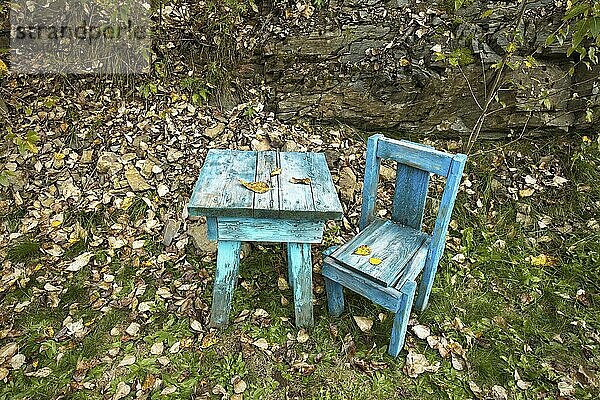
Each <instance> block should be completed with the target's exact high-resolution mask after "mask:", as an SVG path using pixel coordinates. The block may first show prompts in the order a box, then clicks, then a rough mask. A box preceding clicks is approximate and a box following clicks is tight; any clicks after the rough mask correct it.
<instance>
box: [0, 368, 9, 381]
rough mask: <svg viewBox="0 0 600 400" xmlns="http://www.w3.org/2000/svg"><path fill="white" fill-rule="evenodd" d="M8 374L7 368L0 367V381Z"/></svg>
mask: <svg viewBox="0 0 600 400" xmlns="http://www.w3.org/2000/svg"><path fill="white" fill-rule="evenodd" d="M7 376H8V368H4V367H0V381H2V380H4V378H6V377H7Z"/></svg>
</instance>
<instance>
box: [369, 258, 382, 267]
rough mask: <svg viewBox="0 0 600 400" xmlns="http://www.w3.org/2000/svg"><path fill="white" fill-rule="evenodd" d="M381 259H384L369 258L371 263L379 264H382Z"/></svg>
mask: <svg viewBox="0 0 600 400" xmlns="http://www.w3.org/2000/svg"><path fill="white" fill-rule="evenodd" d="M381 261H383V260H382V259H381V258H377V257H371V258H369V264H371V265H379V264H381Z"/></svg>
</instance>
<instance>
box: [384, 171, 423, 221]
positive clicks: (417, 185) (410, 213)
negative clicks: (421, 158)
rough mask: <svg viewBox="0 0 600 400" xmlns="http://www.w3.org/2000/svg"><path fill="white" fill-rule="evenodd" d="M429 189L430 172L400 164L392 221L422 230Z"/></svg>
mask: <svg viewBox="0 0 600 400" xmlns="http://www.w3.org/2000/svg"><path fill="white" fill-rule="evenodd" d="M428 187H429V172H427V171H423V170H422V169H418V168H414V167H411V166H408V165H405V164H400V163H398V169H397V172H396V190H395V192H394V202H393V208H392V220H394V221H395V222H398V223H400V224H402V225H406V226H409V227H411V228H413V229H417V230H421V226H422V225H423V214H424V212H425V200H426V199H427V189H428Z"/></svg>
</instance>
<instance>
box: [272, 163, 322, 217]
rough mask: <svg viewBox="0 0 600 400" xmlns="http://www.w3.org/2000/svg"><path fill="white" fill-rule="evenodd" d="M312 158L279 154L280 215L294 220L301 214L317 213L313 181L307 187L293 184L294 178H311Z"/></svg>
mask: <svg viewBox="0 0 600 400" xmlns="http://www.w3.org/2000/svg"><path fill="white" fill-rule="evenodd" d="M309 163H310V157H309V155H308V154H307V153H279V165H281V174H280V176H279V215H280V217H281V218H294V217H296V218H297V216H298V215H299V214H306V215H310V214H312V213H314V212H315V205H314V202H313V195H312V179H311V182H310V183H309V184H307V185H304V184H298V183H292V182H290V181H291V179H292V178H296V179H304V178H310V176H309V175H310V171H311V167H310V164H309Z"/></svg>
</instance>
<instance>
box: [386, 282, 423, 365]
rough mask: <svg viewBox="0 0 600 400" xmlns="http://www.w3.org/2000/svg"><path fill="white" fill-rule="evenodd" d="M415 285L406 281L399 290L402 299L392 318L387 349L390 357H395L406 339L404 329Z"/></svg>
mask: <svg viewBox="0 0 600 400" xmlns="http://www.w3.org/2000/svg"><path fill="white" fill-rule="evenodd" d="M416 288H417V284H416V283H415V282H414V281H408V282H406V283H405V284H404V286H403V287H402V289H401V292H402V299H401V300H400V308H399V309H398V311H397V312H396V315H395V316H394V325H393V327H392V337H391V338H390V345H389V347H388V354H389V355H391V356H392V357H397V356H398V354H399V353H400V350H402V347H404V338H405V337H406V328H407V327H408V320H409V318H410V310H411V309H412V304H413V299H414V297H415V291H416Z"/></svg>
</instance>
